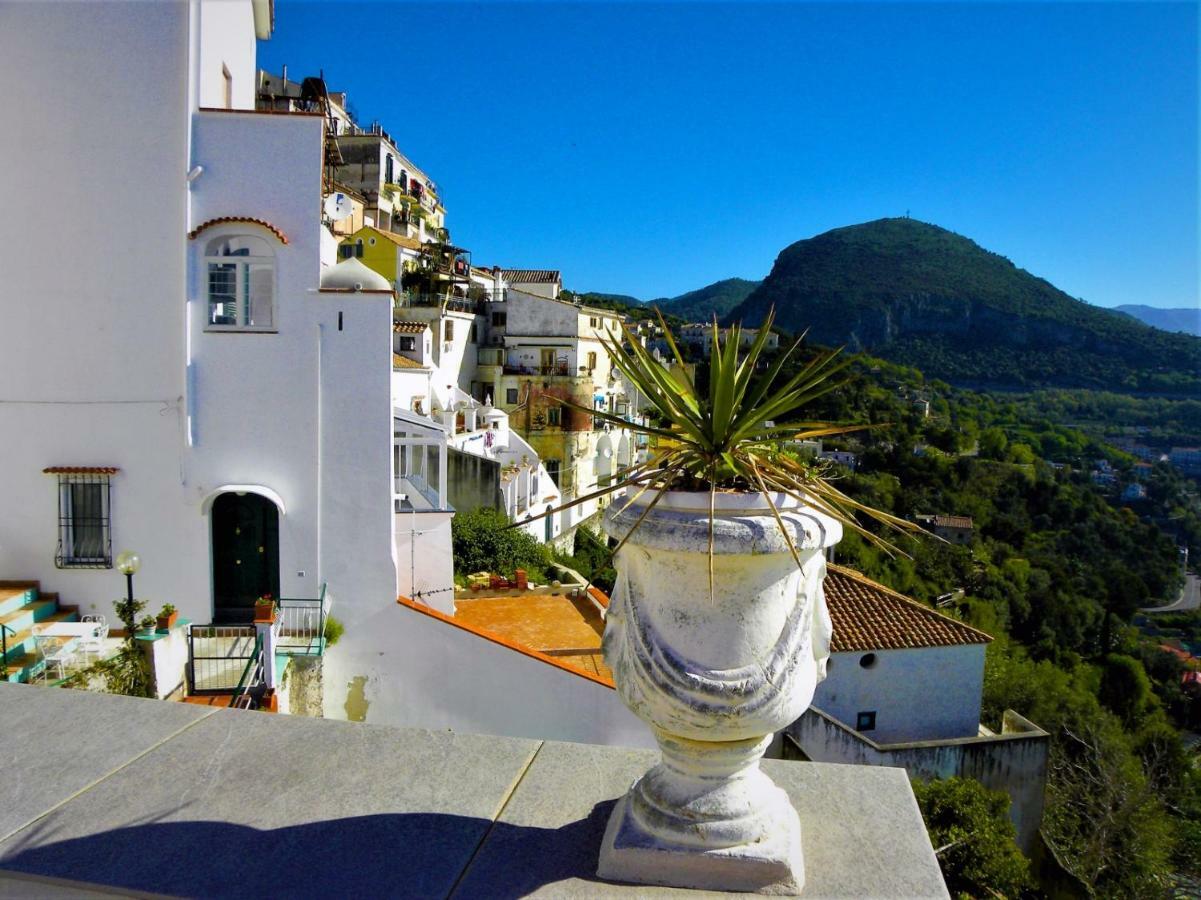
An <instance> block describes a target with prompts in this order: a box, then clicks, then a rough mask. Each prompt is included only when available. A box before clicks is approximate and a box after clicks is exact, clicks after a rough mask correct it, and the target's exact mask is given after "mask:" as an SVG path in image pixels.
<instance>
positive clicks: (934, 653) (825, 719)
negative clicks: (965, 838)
mask: <svg viewBox="0 0 1201 900" xmlns="http://www.w3.org/2000/svg"><path fill="white" fill-rule="evenodd" d="M823 589H824V592H825V598H826V605H827V607H828V609H829V612H830V620H831V623H832V625H833V629H834V634H833V638H832V640H831V644H830V658H829V660H828V662H827V672H826V679H825V680H824V681H822V682H821V683H820V684H818V686H817V692H816V693H815V694H814V697H813V703H812V705H811V706H810V708H809V710H808V711H807V712H806V713H805V714H804V715H803V716H802V717H801V718H800V719H798V720H797V721H796V722H795V723H794V724H793V725H792V726H790V727H789V728H788V729H787V731H786V735H787V738H786V746H785V756H788V755H790V754H789V752H788V746H789V745H791V746H793V747H796V748H798V749H799V752H800V753H801V754H802V755H803V756H804V758H807V759H811V760H815V761H818V762H839V763H850V764H857V765H885V766H901V767H903V768H905V769H906V770H907V771H908V772H909V774H910V775H911V776H913V777H918V778H932V777H938V778H946V777H949V776H952V775H958V776H963V777H969V778H975V779H977V780H978V781H980V782H981V783H982V784H984V785H985V786H986V787H989V788H991V789H993V790H1003V791H1006V792H1007V793H1008V794H1009V796H1010V800H1011V803H1012V805H1011V808H1010V816H1011V818H1012V819H1013V821H1014V824H1015V826H1016V827H1017V829H1018V841H1019V845H1020V846H1022V847H1023V848H1024V849H1026V850H1029V849H1030V848H1031V847H1032V846H1033V844H1034V842H1035V840H1036V836H1037V832H1038V825H1039V822H1040V821H1041V819H1042V809H1043V788H1044V785H1045V783H1046V774H1047V754H1048V746H1049V738H1048V735H1047V733H1046V732H1045V731H1043V730H1042V729H1040V728H1039V727H1038V726H1037V725H1034V724H1033V723H1031V722H1029V721H1027V720H1026V719H1024V718H1022V717H1021V716H1019V715H1017V714H1016V713H1014V712H1013V711H1011V710H1010V711H1006V713H1005V716H1004V720H1003V723H1002V729H1001V732H1000V733H994V732H993V731H991V730H990V729H988V728H987V727H985V726H984V725H983V724H982V723H981V721H980V705H981V692H982V690H983V686H984V652H985V647H986V646H987V645H988V643H989V642H990V641H991V640H992V638H991V637H989V636H988V635H987V634H985V633H984V632H982V631H979V630H977V629H975V628H972V627H971V626H970V625H967V624H965V623H963V622H960V621H959V620H957V619H952V618H950V617H949V616H944V615H942V614H941V613H939V612H937V611H936V610H933V609H930V608H929V607H927V606H924V605H922V604H921V603H918V602H916V601H915V600H911V599H909V598H908V597H905V596H903V595H901V594H899V593H897V592H896V591H893V590H891V589H889V588H887V587H885V586H884V585H881V584H878V583H876V582H874V581H871V580H870V579H868V578H865V577H864V576H862V575H860V574H859V573H858V572H855V571H853V570H851V569H845V568H842V567H841V566H835V565H829V566H828V568H827V574H826V580H825V582H824V585H823Z"/></svg>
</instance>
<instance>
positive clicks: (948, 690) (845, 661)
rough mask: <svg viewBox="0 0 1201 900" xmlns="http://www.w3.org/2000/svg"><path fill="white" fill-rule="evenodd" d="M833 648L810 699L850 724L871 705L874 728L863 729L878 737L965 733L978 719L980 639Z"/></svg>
mask: <svg viewBox="0 0 1201 900" xmlns="http://www.w3.org/2000/svg"><path fill="white" fill-rule="evenodd" d="M865 655H866V654H864V653H834V654H831V657H830V665H829V669H828V675H827V677H826V680H825V681H823V682H821V683H820V684H819V685H818V686H817V693H816V694H815V695H814V697H813V705H814V706H816V707H818V708H819V709H822V710H824V711H825V712H827V713H829V714H830V715H831V716H833V717H834V718H836V719H838V720H839V721H840V722H843V723H844V724H846V725H848V726H850V727H851V728H854V727H855V724H856V720H857V716H858V714H859V713H860V712H870V711H875V713H876V728H875V730H874V731H868V732H864V734H866V735H867V736H868V737H870V738H871V739H872V740H874V741H877V742H879V743H895V742H897V741H922V740H937V739H941V738H953V737H970V736H972V735H975V734H976V733H977V732H978V730H979V725H980V693H981V690H982V689H983V686H984V645H983V644H961V645H956V646H953V647H922V648H919V649H909V650H877V651H874V655H875V660H876V661H875V665H874V666H872V667H871V668H863V667H862V666H860V664H859V661H860V659H862V658H863V657H864V656H865Z"/></svg>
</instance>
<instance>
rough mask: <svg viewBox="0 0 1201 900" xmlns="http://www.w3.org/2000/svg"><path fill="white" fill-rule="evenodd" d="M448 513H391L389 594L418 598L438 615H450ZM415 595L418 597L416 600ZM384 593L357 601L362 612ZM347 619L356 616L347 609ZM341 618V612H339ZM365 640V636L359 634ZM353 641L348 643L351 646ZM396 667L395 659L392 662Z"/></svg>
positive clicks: (451, 579) (451, 577)
mask: <svg viewBox="0 0 1201 900" xmlns="http://www.w3.org/2000/svg"><path fill="white" fill-rule="evenodd" d="M452 518H454V512H453V511H448V510H426V511H410V512H400V513H396V514H395V522H396V537H395V544H396V589H395V591H393V592H392V595H393V596H394V595H395V594H401V595H403V596H405V597H413V598H418V599H421V600H422V601H423V602H425V603H426V604H428V605H430V606H432V607H434V608H435V609H437V610H438V611H439V612H444V613H446V614H447V615H454V611H455V603H454V585H455V567H454V550H453V545H452V543H451V533H450V520H451V519H452ZM418 595H421V596H420V597H418ZM387 596H388V595H387V594H373V595H371V596H370V597H364V598H361V604H360V605H362V607H363V609H365V610H372V609H376V608H378V606H379V604H380V602H382V601H383V600H384V598H385V597H387ZM346 615H347V616H348V617H352V618H353V617H355V616H357V615H359V613H358V612H357V611H351V610H347V611H346ZM339 616H341V613H339ZM358 637H359V638H366V637H367V636H366V635H359V636H358ZM354 643H355V638H354V637H352V638H351V639H350V640H349V641H348V646H352V647H353V646H354ZM393 664H396V660H395V659H394V660H393Z"/></svg>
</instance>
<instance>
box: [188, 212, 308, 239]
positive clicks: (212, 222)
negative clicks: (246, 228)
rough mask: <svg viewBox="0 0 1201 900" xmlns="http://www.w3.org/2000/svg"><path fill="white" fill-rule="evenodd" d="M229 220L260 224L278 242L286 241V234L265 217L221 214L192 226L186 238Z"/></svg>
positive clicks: (246, 223)
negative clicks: (256, 217)
mask: <svg viewBox="0 0 1201 900" xmlns="http://www.w3.org/2000/svg"><path fill="white" fill-rule="evenodd" d="M230 222H239V223H242V224H245V225H261V226H263V227H264V228H266V229H267V230H268V231H270V232H271V233H272V234H273V235H275V236H276V237H277V238H279V242H280V243H281V244H286V243H288V236H287V235H286V234H284V233H283V232H282V231H280V230H279V229H278V228H276V227H275V226H274V225H272V224H271V223H270V222H268V221H266V220H265V219H255V218H253V217H250V216H221V217H219V218H216V219H209V220H208V221H207V222H205V223H204V224H203V225H198V226H196V227H195V228H193V229H192V230H191V231H189V232H188V239H189V240H194V239H195V238H196V236H197V235H198V234H200V232H202V231H204V230H205V229H206V228H212V227H213V226H214V225H225V224H227V223H230Z"/></svg>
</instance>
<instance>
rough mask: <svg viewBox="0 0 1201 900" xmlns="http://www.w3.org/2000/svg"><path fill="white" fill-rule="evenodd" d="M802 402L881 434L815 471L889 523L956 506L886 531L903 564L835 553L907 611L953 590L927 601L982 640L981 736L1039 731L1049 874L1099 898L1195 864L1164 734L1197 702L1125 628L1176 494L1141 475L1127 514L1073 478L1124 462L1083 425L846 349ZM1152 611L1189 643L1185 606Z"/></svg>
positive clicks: (853, 546)
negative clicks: (1012, 714) (933, 526)
mask: <svg viewBox="0 0 1201 900" xmlns="http://www.w3.org/2000/svg"><path fill="white" fill-rule="evenodd" d="M927 403H928V404H929V415H928V416H927V415H926V414H925V410H926V404H927ZM813 412H814V414H815V415H818V416H820V417H821V418H823V419H830V420H840V421H851V422H861V423H871V424H876V425H881V426H885V427H880V428H878V429H875V430H870V431H864V432H860V433H858V434H854V435H850V436H846V437H841V438H835V439H832V440H827V441H826V442H825V443H826V447H827V449H828V448H830V447H837V448H839V449H847V450H852V451H854V452H856V453H857V454H858V463H859V465H858V468H857V470H856V471H854V472H851V471H848V470H837V469H832V472H833V471H841V478H840V480H839V481H838V482H837V483H838V485H839V486H840V487H841V488H843V489H844V490H846V491H847V492H848V493H850V494H851V495H852V496H854V497H855V498H856V499H857V500H860V501H862V502H865V503H869V504H871V505H873V506H877V507H879V508H881V509H883V510H886V511H889V512H892V513H894V514H896V515H900V516H904V517H908V518H912V517H915V516H917V515H922V514H933V513H947V514H954V515H968V516H972V518H973V524H974V526H975V527H974V532H973V536H972V539H971V541H970V543H968V544H967V545H963V546H961V545H952V544H948V543H944V542H941V541H935V540H931V539H926V540H923V541H920V542H916V543H912V544H911V543H909V542H902V543H901V544H900V546H901V547H902V548H903V549H904V550H906V552H908V553H909V554H910V555H911V558H906V557H904V556H898V555H894V556H891V557H890V556H889V555H887V554H885V553H882V552H881V551H880V550H879V549H878V548H875V547H871V546H869V545H867V544H866V543H865V542H863V541H862V540H860V539H858V538H857V537H856V536H855V535H849V536H847V537H845V538H844V539H843V541H842V542H841V543H840V544H839V546H838V549H837V556H838V561H839V562H841V563H845V564H847V565H850V566H852V567H854V568H857V569H859V570H861V571H863V572H864V573H865V574H867V575H868V576H869V577H872V578H876V579H878V580H880V581H882V582H883V583H885V584H888V585H889V586H891V587H894V588H896V589H898V590H901V591H903V592H905V593H907V594H909V595H910V596H913V597H916V598H918V599H920V600H924V601H926V602H930V601H933V600H934V599H935V598H936V597H939V596H941V595H948V594H952V592H955V591H957V590H962V591H963V592H964V594H963V597H962V599H961V600H959V601H958V602H957V605H956V606H953V607H950V608H948V609H947V610H946V611H948V612H951V613H952V614H958V615H960V616H962V617H964V618H966V619H968V620H969V621H971V622H972V624H974V625H976V626H977V627H980V628H982V629H983V630H985V631H987V632H989V633H990V634H992V635H995V636H996V638H997V639H996V641H995V642H994V643H993V645H991V646H990V648H989V651H988V656H987V665H986V671H985V689H984V697H983V712H982V720H983V722H984V723H985V724H986V725H989V726H990V727H992V728H994V729H998V728H999V727H1000V723H1001V717H1002V714H1003V712H1004V710H1006V709H1013V710H1016V711H1017V712H1018V713H1020V714H1021V715H1024V716H1027V717H1028V718H1029V719H1031V721H1033V722H1035V723H1036V724H1038V725H1039V726H1041V727H1043V728H1044V729H1046V730H1047V731H1048V733H1049V734H1050V735H1051V739H1052V743H1051V754H1052V755H1051V768H1050V773H1049V785H1048V791H1047V809H1046V814H1045V817H1044V829H1043V831H1044V835H1045V836H1046V838H1047V840H1048V841H1049V842H1050V844H1051V846H1052V847H1053V848H1054V850H1055V854H1056V856H1057V857H1058V858H1059V859H1060V860H1061V862H1062V864H1063V866H1064V867H1065V868H1066V869H1067V870H1068V872H1069V873H1070V874H1071V875H1072V876H1074V877H1075V878H1076V879H1078V880H1079V881H1080V882H1083V883H1084V884H1085V885H1087V887H1088V889H1089V890H1091V891H1093V892H1095V893H1096V894H1098V895H1100V896H1113V897H1129V896H1151V895H1155V894H1158V893H1160V892H1161V891H1162V890H1163V888H1164V886H1165V885H1166V884H1168V883H1169V881H1170V879H1171V878H1173V877H1176V876H1191V875H1196V874H1197V873H1198V871H1201V854H1199V852H1198V851H1199V849H1201V791H1199V790H1198V785H1197V776H1196V775H1195V774H1194V772H1193V769H1192V767H1191V765H1190V764H1189V760H1188V758H1187V756H1186V754H1185V752H1184V750H1183V746H1182V743H1181V740H1180V735H1179V731H1178V729H1179V728H1181V727H1184V726H1186V725H1192V724H1195V723H1197V722H1198V721H1201V700H1199V699H1197V698H1195V697H1194V696H1193V695H1191V694H1189V693H1187V692H1186V691H1184V690H1183V689H1182V687H1181V680H1180V676H1181V673H1182V669H1183V664H1182V663H1181V662H1180V661H1179V660H1178V659H1177V658H1176V657H1175V656H1173V655H1172V654H1170V653H1167V652H1164V651H1162V650H1159V649H1158V647H1157V646H1156V641H1157V640H1160V638H1155V639H1146V638H1141V637H1140V636H1139V634H1138V631H1137V630H1136V629H1135V628H1132V627H1131V626H1130V624H1129V623H1130V622H1131V621H1132V620H1133V619H1134V617H1135V616H1136V615H1137V608H1138V607H1140V606H1146V605H1150V604H1152V603H1156V602H1162V601H1164V600H1167V599H1170V598H1173V597H1174V596H1175V594H1176V592H1177V590H1178V587H1179V584H1180V580H1181V576H1180V569H1179V565H1178V557H1177V552H1176V547H1175V543H1174V541H1173V539H1172V538H1171V537H1170V536H1168V534H1166V533H1165V532H1164V530H1163V528H1161V527H1160V526H1161V525H1164V524H1165V523H1168V522H1169V520H1171V525H1172V526H1174V528H1175V529H1176V530H1177V531H1178V533H1180V534H1185V535H1187V529H1185V530H1184V531H1181V530H1180V526H1181V523H1182V522H1185V521H1188V520H1190V517H1191V518H1192V519H1195V518H1196V517H1197V500H1196V496H1195V492H1194V493H1193V494H1190V493H1189V489H1188V485H1187V483H1185V482H1184V481H1183V480H1182V479H1181V478H1180V476H1179V475H1178V474H1177V473H1174V472H1173V471H1172V470H1171V469H1169V468H1168V467H1166V466H1158V467H1156V468H1155V469H1154V470H1153V471H1152V472H1151V474H1150V476H1149V477H1148V479H1147V481H1146V484H1147V486H1148V497H1147V499H1146V500H1144V501H1139V502H1138V503H1137V504H1135V506H1136V507H1137V509H1133V508H1130V507H1129V506H1126V505H1123V504H1122V503H1121V502H1120V501H1119V498H1118V492H1117V490H1116V489H1115V488H1113V487H1109V486H1099V485H1096V484H1094V483H1092V480H1091V478H1090V477H1089V473H1090V470H1091V469H1092V468H1094V467H1095V466H1096V465H1097V464H1098V461H1099V460H1103V461H1105V462H1106V463H1108V464H1109V465H1111V466H1112V467H1113V471H1114V472H1116V473H1117V477H1118V479H1119V482H1121V481H1124V480H1126V479H1128V478H1130V477H1131V471H1132V470H1131V466H1132V463H1133V460H1131V458H1130V457H1128V456H1126V455H1125V454H1122V453H1119V452H1117V451H1115V450H1114V449H1113V448H1111V447H1108V446H1106V445H1105V444H1103V443H1102V442H1101V441H1100V440H1099V439H1098V438H1097V437H1096V436H1090V435H1088V434H1085V433H1082V432H1080V431H1078V430H1076V429H1073V428H1070V427H1067V426H1065V425H1063V424H1059V423H1057V422H1055V421H1053V420H1052V418H1050V417H1040V416H1032V415H1031V405H1030V398H1023V397H1015V396H1000V397H998V396H995V395H994V396H987V395H981V394H976V393H973V392H971V391H967V390H962V389H953V388H951V387H950V386H949V385H947V384H945V383H942V382H938V381H926V380H925V379H924V378H923V376H922V374H921V372H919V371H917V370H915V369H912V368H906V367H901V366H896V365H893V364H889V363H886V362H882V361H880V360H874V359H869V358H864V359H862V360H861V361H860V362H859V363H858V364H857V368H856V371H855V373H854V375H853V376H852V377H851V379H850V381H849V383H848V384H846V385H845V386H844V387H843V388H842V389H841V390H839V391H836V392H834V393H832V394H830V395H828V396H827V397H825V398H823V399H822V401H821V402H820V403H818V404H817V405H816V407H815V408H814V409H813ZM1157 523H1158V524H1157ZM1193 552H1197V551H1193ZM1157 619H1162V620H1163V621H1162V623H1161V624H1162V625H1163V627H1164V628H1175V629H1176V631H1177V632H1178V633H1179V634H1180V635H1181V637H1182V639H1185V640H1191V639H1192V638H1194V637H1196V638H1197V639H1198V640H1199V641H1201V614H1188V615H1185V616H1158V617H1157Z"/></svg>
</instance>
